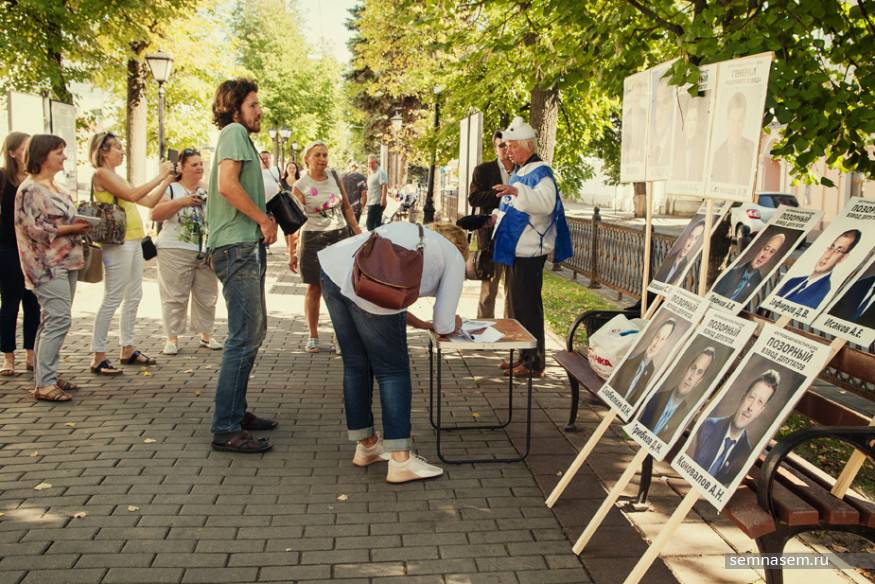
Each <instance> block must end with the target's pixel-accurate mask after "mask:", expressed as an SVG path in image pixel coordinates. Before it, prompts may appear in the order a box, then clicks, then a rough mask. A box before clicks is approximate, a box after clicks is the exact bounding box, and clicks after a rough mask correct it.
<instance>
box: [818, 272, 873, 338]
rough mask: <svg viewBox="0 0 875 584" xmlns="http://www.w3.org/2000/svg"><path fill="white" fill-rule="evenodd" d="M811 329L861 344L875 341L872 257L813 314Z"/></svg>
mask: <svg viewBox="0 0 875 584" xmlns="http://www.w3.org/2000/svg"><path fill="white" fill-rule="evenodd" d="M814 328H816V329H817V330H821V331H823V332H825V333H829V334H831V335H834V336H836V337H839V338H840V339H845V340H846V341H849V342H851V343H856V344H858V345H862V346H864V347H869V346H871V345H872V343H873V342H875V256H872V257H870V258H869V262H868V263H867V264H866V265H864V266H863V267H862V268H861V269H860V271H859V272H858V273H857V275H856V276H855V277H854V278H852V279H851V280H850V281H849V282H848V284H847V285H846V286H845V287H844V288H843V289H842V290H841V291H840V292H839V293H838V294H837V295H836V298H835V300H834V301H833V303H832V304H831V305H830V306H829V308H827V309H826V310H825V311H823V313H821V315H820V316H818V317H817V320H816V321H814Z"/></svg>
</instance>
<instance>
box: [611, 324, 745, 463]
mask: <svg viewBox="0 0 875 584" xmlns="http://www.w3.org/2000/svg"><path fill="white" fill-rule="evenodd" d="M755 330H756V323H754V322H751V321H749V320H745V319H743V318H738V317H736V316H731V315H729V314H726V313H725V312H720V311H717V310H709V311H708V312H706V313H705V317H704V318H703V319H702V322H701V323H700V324H699V326H698V327H696V330H695V331H694V332H693V334H692V335H690V337H689V339H688V340H687V342H686V343H684V345H683V347H682V348H681V349H680V351H678V356H677V358H675V359H673V361H672V366H671V367H669V368H668V369H667V370H666V371H665V373H664V374H663V375H662V376H661V377H660V378H659V380H658V381H657V382H656V384H655V385H654V386H653V388H652V389H651V391H650V392H649V393H648V394H647V396H646V397H645V398H644V401H643V403H642V404H641V409H639V410H638V413H637V414H636V415H635V419H634V420H632V421H631V422H630V423H629V424H627V425H626V426H625V427H624V430H626V433H627V434H629V435H630V436H631V437H632V439H633V440H635V442H637V443H638V444H640V445H641V447H642V448H645V449H647V451H648V452H649V453H650V455H651V456H653V458H655V459H656V460H662V459H663V458H665V456H666V455H667V454H668V452H669V451H670V450H671V449H672V447H673V446H674V443H675V442H676V441H677V440H679V439H680V437H681V435H682V434H683V432H684V428H686V427H687V425H688V424H689V423H690V421H691V420H692V419H693V417H694V416H695V415H696V412H697V411H699V408H700V407H702V404H703V403H704V402H705V400H706V399H708V397H709V396H710V395H711V393H712V392H713V391H714V390H715V389H716V388H717V386H718V385H719V383H720V381H721V380H722V379H723V376H724V375H726V371H727V370H728V369H729V368H730V367H732V364H733V363H735V359H736V357H738V354H739V353H740V352H741V351H742V349H744V347H745V346H746V345H747V342H748V340H750V337H751V336H752V335H753V333H754V331H755Z"/></svg>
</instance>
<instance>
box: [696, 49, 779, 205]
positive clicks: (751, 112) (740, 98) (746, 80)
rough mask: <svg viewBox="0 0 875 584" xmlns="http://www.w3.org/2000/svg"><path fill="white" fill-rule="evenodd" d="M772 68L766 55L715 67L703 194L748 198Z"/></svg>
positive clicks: (714, 196)
mask: <svg viewBox="0 0 875 584" xmlns="http://www.w3.org/2000/svg"><path fill="white" fill-rule="evenodd" d="M771 65H772V54H771V53H765V54H763V55H755V56H752V57H745V58H742V59H733V60H731V61H723V62H721V63H718V65H717V97H716V103H715V104H714V115H713V116H712V118H711V119H712V127H711V140H710V143H709V145H708V158H707V169H708V170H707V172H706V176H707V177H708V182H707V188H706V190H705V196H708V197H713V198H717V199H728V200H734V201H750V200H751V198H752V193H753V185H754V179H755V177H756V168H757V162H758V158H759V141H760V133H761V132H762V127H763V109H764V108H765V104H766V92H767V91H768V86H769V71H770V69H771Z"/></svg>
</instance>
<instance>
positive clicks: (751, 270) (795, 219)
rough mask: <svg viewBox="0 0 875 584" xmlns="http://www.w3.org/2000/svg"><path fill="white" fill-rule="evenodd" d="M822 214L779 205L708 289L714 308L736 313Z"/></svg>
mask: <svg viewBox="0 0 875 584" xmlns="http://www.w3.org/2000/svg"><path fill="white" fill-rule="evenodd" d="M822 216H823V212H822V211H814V210H811V209H799V208H797V207H786V206H784V205H781V206H780V207H778V210H777V211H775V213H774V214H773V215H772V218H771V219H770V220H769V222H768V223H767V224H766V226H765V227H764V228H763V229H762V231H760V232H759V233H758V234H757V236H756V238H754V240H753V241H752V242H750V244H749V245H748V246H747V249H745V250H744V252H743V253H741V254H740V255H739V256H738V257H737V258H736V259H735V261H734V262H732V264H730V265H729V267H728V268H726V270H724V271H723V273H722V274H721V275H720V276H719V277H718V278H717V280H716V281H715V282H714V286H713V287H712V288H711V290H710V291H709V292H708V296H707V298H708V303H709V304H711V306H713V307H714V308H718V309H720V310H725V311H727V312H730V313H732V314H738V312H739V311H741V309H743V308H744V307H745V306H747V303H748V302H749V301H750V299H751V298H752V297H753V295H754V294H756V293H757V291H758V290H759V289H760V288H762V287H763V286H765V284H766V283H767V282H768V281H769V279H770V278H771V277H772V275H773V274H774V273H775V272H777V271H778V269H780V267H781V264H782V263H784V260H785V259H787V257H788V256H789V255H790V254H791V253H792V252H793V250H794V249H796V247H798V246H799V244H800V243H802V242H803V241H805V236H806V235H807V234H808V233H809V232H810V231H811V230H812V229H814V227H815V226H817V224H818V223H819V222H820V218H821V217H822Z"/></svg>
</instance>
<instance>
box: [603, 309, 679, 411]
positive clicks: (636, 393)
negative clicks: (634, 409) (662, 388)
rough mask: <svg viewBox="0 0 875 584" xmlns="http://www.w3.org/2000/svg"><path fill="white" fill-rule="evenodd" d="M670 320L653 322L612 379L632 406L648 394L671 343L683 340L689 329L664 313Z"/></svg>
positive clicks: (612, 382)
mask: <svg viewBox="0 0 875 584" xmlns="http://www.w3.org/2000/svg"><path fill="white" fill-rule="evenodd" d="M663 315H665V316H666V318H660V319H658V320H653V321H652V322H651V324H650V326H649V327H648V328H647V330H646V331H645V332H644V333H642V335H641V338H640V339H639V340H638V342H637V343H636V344H635V348H634V349H632V351H633V352H632V353H631V354H630V355H629V357H628V358H626V359H625V360H624V361H623V362H622V363H621V364H620V366H619V367H618V368H617V370H616V372H615V373H614V375H613V376H612V377H611V379H610V384H611V387H612V388H613V389H614V390H615V391H616V392H617V393H619V394H620V395H621V396H623V397H624V398H625V399H626V401H627V402H629V403H630V404H633V403H635V401H637V400H638V398H639V397H641V395H642V394H643V393H644V390H645V388H646V387H647V384H648V383H649V382H650V380H651V378H652V377H653V373H654V372H655V371H656V370H657V369H659V368H660V367H661V366H662V365H663V363H662V360H663V359H664V358H665V355H666V354H667V353H668V351H669V350H670V348H671V347H672V342H670V339H671V338H672V337H674V338H679V337H680V336H681V335H683V333H684V332H685V331H686V328H688V325H687V323H686V321H678V320H677V319H675V318H673V317H671V316H670V313H668V312H663Z"/></svg>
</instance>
